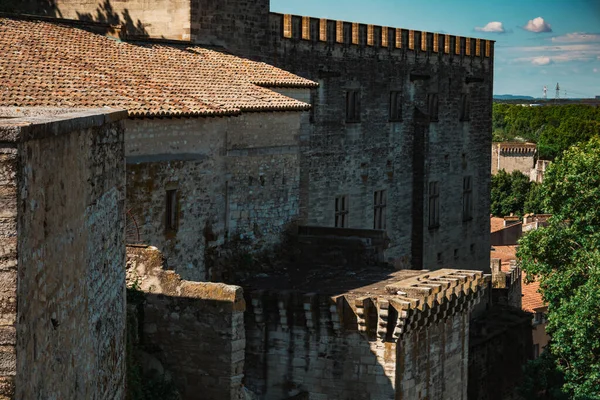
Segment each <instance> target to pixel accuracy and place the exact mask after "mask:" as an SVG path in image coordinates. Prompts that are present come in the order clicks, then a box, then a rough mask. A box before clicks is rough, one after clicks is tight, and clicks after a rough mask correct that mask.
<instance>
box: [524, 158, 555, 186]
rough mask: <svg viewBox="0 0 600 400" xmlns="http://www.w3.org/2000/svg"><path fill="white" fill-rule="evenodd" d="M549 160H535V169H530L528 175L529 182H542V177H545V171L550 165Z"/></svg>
mask: <svg viewBox="0 0 600 400" xmlns="http://www.w3.org/2000/svg"><path fill="white" fill-rule="evenodd" d="M550 163H551V161H550V160H537V161H536V163H535V167H534V168H532V169H531V172H530V174H529V180H531V181H532V182H537V183H542V182H544V176H545V175H546V169H547V168H548V166H549V165H550Z"/></svg>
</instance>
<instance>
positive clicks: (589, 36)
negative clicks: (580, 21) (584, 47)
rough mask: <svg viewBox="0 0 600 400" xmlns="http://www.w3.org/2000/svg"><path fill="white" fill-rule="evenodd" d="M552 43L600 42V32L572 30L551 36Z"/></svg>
mask: <svg viewBox="0 0 600 400" xmlns="http://www.w3.org/2000/svg"><path fill="white" fill-rule="evenodd" d="M552 42H553V43H585V42H588V43H589V42H591V43H596V42H598V43H600V34H598V33H583V32H573V33H567V34H566V35H561V36H556V37H553V38H552Z"/></svg>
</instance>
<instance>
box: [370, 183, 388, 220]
mask: <svg viewBox="0 0 600 400" xmlns="http://www.w3.org/2000/svg"><path fill="white" fill-rule="evenodd" d="M386 202H387V193H386V191H385V190H378V191H376V192H374V193H373V229H385V209H386Z"/></svg>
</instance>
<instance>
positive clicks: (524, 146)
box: [495, 142, 537, 156]
mask: <svg viewBox="0 0 600 400" xmlns="http://www.w3.org/2000/svg"><path fill="white" fill-rule="evenodd" d="M495 145H496V146H497V149H498V151H499V153H500V154H501V155H523V156H526V155H533V154H535V152H536V149H537V145H536V144H535V143H513V142H502V143H495Z"/></svg>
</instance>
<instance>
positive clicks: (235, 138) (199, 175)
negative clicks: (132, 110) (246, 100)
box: [126, 112, 308, 280]
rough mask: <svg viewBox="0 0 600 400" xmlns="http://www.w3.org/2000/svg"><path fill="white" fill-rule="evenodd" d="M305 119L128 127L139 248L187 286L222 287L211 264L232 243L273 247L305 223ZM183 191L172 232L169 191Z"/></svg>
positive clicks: (289, 115) (257, 116) (266, 117)
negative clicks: (215, 283) (215, 252)
mask: <svg viewBox="0 0 600 400" xmlns="http://www.w3.org/2000/svg"><path fill="white" fill-rule="evenodd" d="M307 118H308V114H307V113H299V112H277V113H248V114H243V115H241V116H238V117H226V118H181V119H153V120H148V119H144V120H137V119H136V120H129V121H128V124H127V127H128V129H127V140H126V152H127V185H128V193H127V196H128V199H127V204H128V206H127V207H128V209H129V210H130V213H131V215H132V216H133V218H135V220H136V222H137V224H138V226H139V228H140V236H141V241H142V242H143V243H148V244H152V245H154V246H156V247H158V248H159V249H160V250H161V251H163V253H164V254H165V257H166V259H167V264H168V265H169V266H170V267H172V268H174V269H175V270H176V271H177V272H178V273H179V274H181V276H182V277H184V278H187V279H193V280H221V279H224V272H223V271H209V270H208V269H207V268H206V265H205V256H206V254H207V252H209V250H210V249H211V248H223V247H226V246H227V244H228V243H230V242H231V241H239V240H243V241H246V242H252V247H251V248H250V249H248V251H259V250H262V249H265V248H268V247H272V246H275V245H276V244H277V243H278V242H279V241H280V240H281V237H282V233H283V232H284V231H285V230H286V229H287V228H288V226H289V225H290V224H291V223H293V222H294V221H296V219H297V218H298V217H299V207H300V197H299V189H298V187H299V179H300V172H299V156H298V137H299V136H300V134H301V132H302V131H303V130H305V129H306V127H307V124H306V120H307ZM167 190H177V201H178V210H177V229H176V230H171V231H169V230H167V229H166V226H165V218H166V215H165V214H166V191H167Z"/></svg>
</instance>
